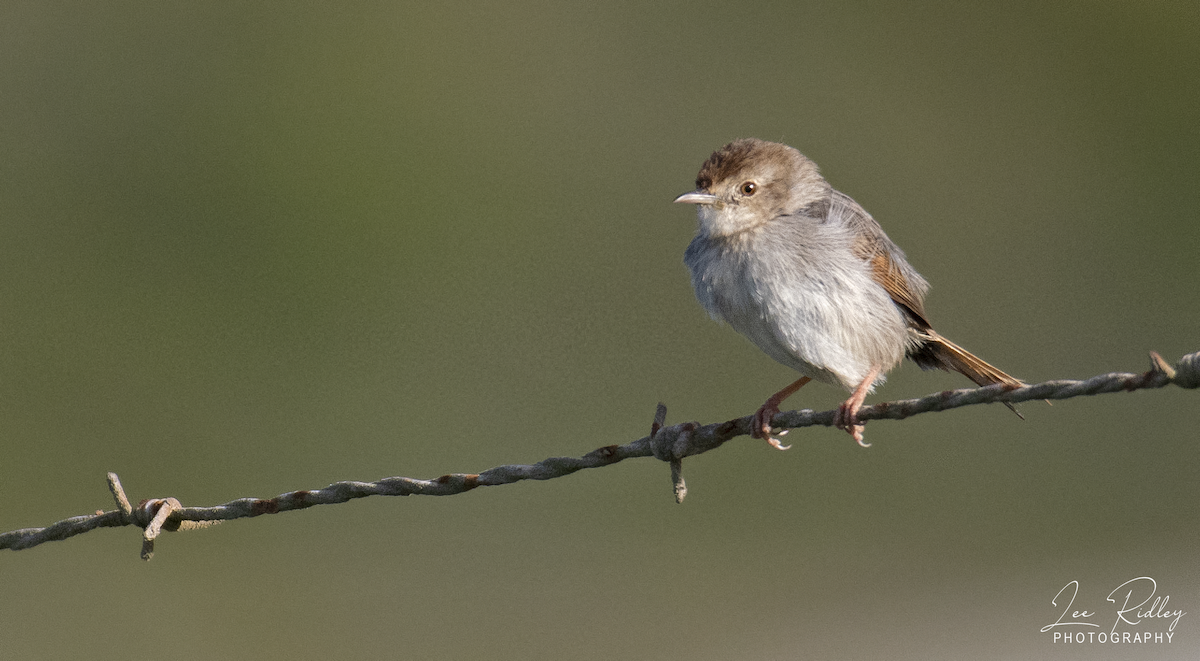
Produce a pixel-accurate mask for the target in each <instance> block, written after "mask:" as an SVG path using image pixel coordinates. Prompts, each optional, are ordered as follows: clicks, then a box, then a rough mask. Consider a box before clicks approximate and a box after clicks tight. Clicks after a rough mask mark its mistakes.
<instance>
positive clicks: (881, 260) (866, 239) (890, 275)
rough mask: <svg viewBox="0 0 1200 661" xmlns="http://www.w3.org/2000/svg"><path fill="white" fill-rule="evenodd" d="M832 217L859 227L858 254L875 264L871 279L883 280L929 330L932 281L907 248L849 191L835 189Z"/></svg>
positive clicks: (902, 305)
mask: <svg viewBox="0 0 1200 661" xmlns="http://www.w3.org/2000/svg"><path fill="white" fill-rule="evenodd" d="M832 201H833V204H832V205H831V208H830V210H829V219H830V220H833V221H834V222H841V223H843V224H845V225H846V226H848V227H851V228H853V229H854V230H855V236H856V237H857V239H856V240H855V244H854V254H855V255H856V256H858V257H859V258H860V259H862V260H863V261H864V262H867V263H868V264H870V266H871V279H872V280H874V281H875V282H877V283H879V286H880V287H883V289H884V291H886V292H887V293H888V296H890V297H891V298H892V300H893V301H895V303H896V305H898V306H900V308H901V309H903V310H904V311H905V313H907V316H908V317H909V319H910V320H911V321H912V323H913V325H914V326H915V327H916V328H918V329H920V330H925V329H928V328H929V327H930V325H929V320H928V319H926V318H925V292H926V291H927V290H928V289H929V283H927V282H925V279H924V278H922V277H921V275H920V274H919V273H917V272H916V270H915V269H913V268H912V267H911V266H909V265H908V262H907V261H905V259H904V252H903V251H902V250H900V248H899V247H898V246H897V245H896V244H894V243H892V241H891V239H889V238H888V237H887V235H886V234H884V233H883V228H881V227H880V226H879V223H877V222H875V219H874V218H872V217H871V215H870V214H868V213H867V212H866V211H865V210H864V209H863V208H862V207H861V206H859V205H858V203H857V202H855V201H854V200H852V199H850V197H849V196H848V195H845V194H843V193H839V192H837V191H834V193H833V200H832Z"/></svg>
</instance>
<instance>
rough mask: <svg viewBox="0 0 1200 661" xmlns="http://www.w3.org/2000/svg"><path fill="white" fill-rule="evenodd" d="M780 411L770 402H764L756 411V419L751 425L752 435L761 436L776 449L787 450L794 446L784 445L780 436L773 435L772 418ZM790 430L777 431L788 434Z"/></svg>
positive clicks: (782, 434) (781, 434)
mask: <svg viewBox="0 0 1200 661" xmlns="http://www.w3.org/2000/svg"><path fill="white" fill-rule="evenodd" d="M776 413H779V409H778V408H777V407H775V406H770V403H769V402H768V403H767V404H763V405H762V406H761V407H759V409H758V410H757V411H755V412H754V419H753V421H752V422H751V426H750V436H751V437H752V438H761V439H763V440H764V441H766V442H767V443H769V444H770V445H771V447H773V448H775V449H776V450H787V449H788V448H790V447H792V446H790V445H784V444H783V443H782V442H780V440H779V439H778V438H775V436H772V435H771V418H773V417H775V414H776ZM787 433H788V430H786V429H784V430H782V431H779V432H776V435H777V436H786V435H787Z"/></svg>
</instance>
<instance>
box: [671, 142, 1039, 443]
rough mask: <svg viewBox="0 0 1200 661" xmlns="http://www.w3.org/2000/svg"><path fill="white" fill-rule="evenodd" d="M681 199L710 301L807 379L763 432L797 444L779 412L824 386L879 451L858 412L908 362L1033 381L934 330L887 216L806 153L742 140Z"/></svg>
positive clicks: (693, 268) (922, 283) (762, 416)
mask: <svg viewBox="0 0 1200 661" xmlns="http://www.w3.org/2000/svg"><path fill="white" fill-rule="evenodd" d="M675 202H677V203H684V204H693V205H696V210H697V219H698V226H697V231H696V236H695V238H693V239H692V241H691V243H690V244H689V245H688V247H687V251H686V253H685V255H684V264H686V265H687V267H688V269H689V271H690V272H691V281H692V286H693V288H694V289H695V291H696V298H697V299H698V300H699V301H700V304H701V305H702V306H703V307H704V309H705V310H707V311H708V313H709V315H711V316H712V317H713V318H714V319H716V320H718V321H723V322H725V323H727V324H729V325H730V326H731V327H733V329H734V330H736V331H738V332H739V333H741V334H742V335H744V336H746V337H747V338H748V339H749V340H750V341H751V342H753V343H754V344H755V345H756V346H758V348H759V349H761V350H762V351H763V352H764V353H766V354H767V355H768V356H770V357H771V358H773V359H774V360H776V361H777V362H779V363H781V364H783V365H785V366H787V367H790V368H792V369H794V370H795V371H797V372H799V373H800V375H801V376H800V378H799V379H797V380H796V381H794V382H792V383H791V384H789V385H787V386H785V387H784V388H782V389H781V390H779V391H778V392H776V393H775V394H773V395H771V396H770V397H769V398H767V401H766V402H764V403H763V405H762V406H761V407H759V409H758V410H757V411H756V412H755V414H754V416H753V419H752V428H751V436H753V437H754V438H760V439H763V440H766V441H768V442H769V443H770V444H771V446H773V447H775V448H778V449H781V450H786V449H788V448H789V447H791V446H790V445H789V446H785V445H783V443H782V442H781V441H780V439H779V438H776V437H775V436H773V435H772V427H771V419H772V418H773V417H774V416H775V414H777V413H779V406H780V404H782V403H783V401H784V400H786V399H787V398H788V397H789V396H791V395H792V394H793V393H795V392H796V391H797V390H799V389H800V388H801V387H802V386H804V385H805V384H807V383H809V382H810V381H819V382H822V383H827V384H830V385H834V386H840V387H842V388H844V389H845V390H847V391H848V392H849V393H850V396H849V398H848V399H846V401H845V402H843V403H842V404H841V405H840V406H839V407H838V409H837V411H836V412H835V416H834V424H835V426H836V427H837V428H838V429H841V430H843V431H845V432H847V433H848V434H850V436H851V437H853V438H854V440H855V441H856V442H857V443H858V444H859V445H861V446H863V447H868V446H869V445H870V444H869V443H866V442H865V441H864V440H863V430H864V428H863V423H862V421H860V420H859V419H858V411H859V409H860V408H861V407H862V405H863V401H864V400H865V399H866V396H867V394H868V393H871V392H873V391H874V389H875V387H876V386H878V385H880V384H882V383H883V382H884V381H885V380H886V374H887V373H888V372H889V371H890V370H891V369H893V368H894V367H896V366H897V365H898V364H899V363H900V362H901V361H902V359H904V358H906V357H907V358H908V359H909V360H912V361H913V362H915V363H916V364H917V365H918V366H920V367H921V368H922V369H927V370H928V369H940V370H945V371H954V372H959V373H960V374H963V375H965V376H966V377H967V378H968V379H970V380H971V381H973V382H975V383H976V384H977V385H979V386H986V385H991V384H995V383H1002V384H1005V385H1006V386H1010V387H1012V388H1017V387H1020V386H1022V385H1024V383H1023V382H1022V381H1020V380H1019V379H1017V378H1015V377H1012V376H1010V375H1008V374H1006V373H1005V372H1003V371H1002V370H1000V369H999V368H997V367H994V366H992V365H991V364H989V363H987V362H986V361H984V360H983V359H981V358H979V357H978V356H975V355H974V354H972V353H971V352H969V351H967V350H966V349H964V348H962V347H960V346H959V345H957V344H955V343H953V342H951V341H950V340H948V339H946V338H945V337H942V336H941V335H940V334H938V333H937V331H935V330H934V329H933V327H932V325H931V324H930V323H929V318H928V316H927V315H926V313H925V294H926V292H928V290H929V283H928V282H926V280H925V278H923V277H921V274H919V273H917V271H916V269H914V268H913V267H912V266H911V265H910V264H909V263H908V259H907V258H906V257H905V254H904V251H903V250H901V249H900V248H899V247H898V246H897V245H896V244H895V243H893V242H892V240H891V239H889V238H888V236H887V234H885V233H884V231H883V228H882V227H880V225H879V223H878V222H876V221H875V219H874V218H872V217H871V215H870V214H868V213H867V212H866V210H864V209H863V208H862V207H861V206H859V204H858V203H857V202H855V201H854V200H853V199H851V198H850V196H848V195H846V194H845V193H841V192H839V191H837V190H834V188H833V187H832V186H830V184H829V183H828V182H827V181H826V180H825V178H824V177H823V176H822V175H821V174H820V172H819V170H818V168H817V165H816V164H815V163H813V162H812V161H811V160H809V159H808V158H807V157H805V156H804V155H803V154H801V153H800V152H799V151H798V150H796V149H795V148H793V147H790V146H788V145H784V144H780V143H776V142H768V141H765V140H759V139H757V138H742V139H739V140H734V141H733V142H730V143H729V144H727V145H725V146H724V147H721V148H720V149H718V150H717V151H715V152H713V154H712V155H711V156H710V157H709V158H708V160H706V161H705V162H704V164H703V165H702V166H701V168H700V172H699V174H698V175H697V176H696V188H695V190H693V191H690V192H687V193H684V194H682V195H680V196H678V197H676V198H675ZM1008 406H1009V408H1010V409H1012V410H1013V412H1014V413H1017V415H1018V416H1021V414H1020V413H1019V412H1017V410H1016V409H1015V408H1014V407H1012V405H1011V404H1009V405H1008ZM1021 417H1022V418H1023V416H1021ZM786 433H787V432H786V430H785V431H780V432H779V435H780V436H782V435H783V434H786Z"/></svg>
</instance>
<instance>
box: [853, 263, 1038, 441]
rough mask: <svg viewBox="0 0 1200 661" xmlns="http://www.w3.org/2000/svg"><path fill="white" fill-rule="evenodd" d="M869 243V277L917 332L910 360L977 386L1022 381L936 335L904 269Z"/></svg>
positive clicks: (910, 351)
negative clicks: (874, 249) (956, 374)
mask: <svg viewBox="0 0 1200 661" xmlns="http://www.w3.org/2000/svg"><path fill="white" fill-rule="evenodd" d="M870 247H877V248H878V249H877V250H876V251H875V252H874V253H873V254H871V255H870V257H869V261H870V264H871V279H873V280H874V281H875V282H878V283H879V285H880V286H881V287H883V288H884V290H885V291H887V293H888V295H889V296H891V297H892V300H893V301H895V303H896V305H898V306H900V309H901V310H903V311H904V312H905V316H906V317H907V318H908V322H909V326H910V328H912V331H913V334H914V335H915V336H916V340H917V341H916V343H915V344H914V346H912V347H911V348H910V349H909V350H908V357H909V358H910V359H912V361H913V362H915V363H916V364H917V365H920V366H921V368H922V369H942V370H945V371H947V372H950V371H953V372H958V373H960V374H962V375H963V376H965V377H967V378H968V379H970V380H972V381H974V382H975V384H976V385H980V386H990V385H992V384H993V383H1003V384H1005V385H1008V386H1012V387H1014V388H1016V387H1020V386H1023V385H1025V384H1024V383H1023V382H1022V381H1021V380H1020V379H1017V378H1015V377H1013V376H1010V375H1009V374H1006V373H1005V372H1004V371H1003V370H1001V369H999V368H997V367H995V366H994V365H992V364H990V363H988V362H987V361H985V360H983V359H982V358H980V357H978V356H976V355H975V354H973V353H971V352H970V351H967V350H966V349H964V348H962V347H960V346H958V345H957V344H955V343H953V342H951V341H950V340H947V339H946V338H944V337H942V336H941V335H939V334H938V333H937V331H935V330H933V328H932V327H931V326H930V324H929V320H928V319H926V318H925V310H924V305H923V301H922V299H921V296H920V294H918V293H917V292H915V291H914V290H913V288H912V287H911V286H909V283H908V279H907V278H906V277H905V276H904V272H903V271H901V270H900V269H899V268H898V266H897V265H896V264H895V262H894V261H893V260H892V258H891V255H890V254H889V253H888V251H887V249H886V247H885V246H883V245H880V244H879V243H877V242H871V243H870V244H866V245H862V248H863V249H864V250H865V249H869V248H870ZM1005 406H1007V407H1008V408H1009V409H1011V410H1012V412H1013V413H1016V414H1017V416H1018V417H1020V418H1021V419H1022V420H1023V419H1024V418H1025V416H1022V415H1021V413H1020V412H1019V411H1017V409H1016V407H1014V406H1013V405H1012V404H1009V403H1007V402H1005Z"/></svg>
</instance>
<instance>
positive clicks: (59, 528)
mask: <svg viewBox="0 0 1200 661" xmlns="http://www.w3.org/2000/svg"><path fill="white" fill-rule="evenodd" d="M1170 383H1174V384H1175V385H1177V386H1179V387H1181V388H1197V387H1200V353H1192V354H1188V355H1186V356H1184V357H1183V358H1182V359H1180V361H1179V362H1178V363H1177V364H1176V365H1175V366H1174V367H1172V366H1171V365H1169V364H1167V362H1166V361H1164V360H1163V359H1162V357H1161V356H1159V355H1158V354H1157V353H1155V352H1150V370H1149V371H1147V372H1144V373H1142V374H1128V373H1120V372H1113V373H1110V374H1101V375H1099V376H1095V377H1092V378H1090V379H1087V380H1086V381H1069V380H1058V381H1046V382H1044V383H1038V384H1034V385H1025V386H1021V387H1018V388H1013V387H1010V386H1005V385H1003V384H996V385H992V386H986V387H983V388H963V389H959V390H945V391H942V392H939V393H934V394H932V395H927V396H925V397H921V398H919V399H905V400H898V401H893V402H883V403H880V404H875V405H873V406H866V407H863V408H862V409H861V410H859V412H858V418H859V420H861V421H863V422H866V421H868V420H884V419H889V420H903V419H904V418H907V417H910V416H913V415H917V414H920V413H928V412H931V411H946V410H949V409H955V408H959V407H961V406H971V405H974V404H989V403H994V402H1007V403H1012V404H1015V403H1018V402H1024V401H1029V400H1035V399H1045V400H1051V399H1069V398H1071V397H1080V396H1083V395H1099V394H1103V393H1112V392H1127V391H1133V390H1140V389H1145V388H1162V387H1163V386H1166V385H1167V384H1170ZM835 413H836V411H834V410H829V411H821V412H814V411H812V410H808V409H805V410H802V411H786V412H783V413H779V414H777V415H775V417H774V418H772V420H771V424H772V426H774V427H777V428H781V429H785V430H787V429H798V428H800V427H812V426H817V425H825V426H832V425H833V421H834V415H835ZM666 415H667V407H666V406H665V405H663V404H659V405H658V410H657V411H656V412H655V416H654V422H653V423H652V424H651V426H650V435H649V436H644V437H642V438H639V439H638V440H636V441H633V442H631V443H627V444H625V445H609V446H605V447H602V448H598V449H596V450H593V451H591V452H589V453H587V454H585V455H583V456H582V457H550V458H549V459H544V460H542V461H539V462H538V463H536V464H512V465H506V466H497V467H495V468H490V469H488V470H486V471H483V472H482V473H454V474H449V475H443V476H441V477H439V478H435V479H432V480H419V479H413V478H409V477H385V478H383V479H382V480H378V481H376V482H356V481H345V482H335V483H333V484H330V485H329V486H327V487H325V488H323V489H313V490H300V491H289V492H287V493H284V494H280V495H278V496H276V497H274V498H267V499H261V498H239V499H238V500H234V501H230V502H228V503H225V504H223V505H216V506H214V507H184V506H183V505H182V504H180V502H179V501H178V500H176V499H175V498H152V499H149V500H145V501H142V502H141V503H139V505H138V506H137V507H136V508H135V507H133V506H132V505H130V503H129V499H128V498H127V497H126V496H125V491H124V489H123V488H122V486H121V481H120V479H118V478H117V475H116V474H115V473H108V486H109V490H110V491H111V492H112V495H113V498H114V499H115V500H116V503H117V509H116V510H112V511H108V512H103V511H97V512H96V513H95V514H89V515H84V516H75V517H71V518H69V519H63V520H62V521H59V522H57V523H53V524H51V525H49V526H46V527H44V528H23V529H21V530H13V531H11V532H6V533H2V534H0V549H6V548H7V549H12V550H14V551H19V550H22V549H27V548H31V547H34V546H37V545H38V544H42V543H44V542H51V541H58V540H63V539H67V538H69V537H74V536H75V535H80V534H83V533H85V532H88V531H89V530H95V529H96V528H116V527H122V526H131V525H132V526H138V527H139V528H142V531H143V532H142V558H143V559H144V560H149V559H150V557H151V556H152V555H153V554H154V540H155V539H156V538H157V537H158V535H159V534H160V533H161V532H162V531H164V530H165V531H176V530H189V529H195V528H202V527H206V526H209V525H214V524H216V523H219V522H221V521H228V520H230V519H241V518H245V517H253V516H259V515H262V514H278V513H280V512H289V511H292V510H299V509H305V508H308V507H313V506H314V505H333V504H336V503H344V502H347V501H350V500H353V499H355V498H365V497H367V496H414V495H419V496H453V495H455V494H460V493H464V492H467V491H470V490H472V489H475V488H477V487H490V486H499V485H502V484H512V483H514V482H520V481H522V480H550V479H554V478H558V477H564V476H567V475H570V474H572V473H574V472H576V471H581V470H583V469H585V468H600V467H603V466H611V465H613V464H615V463H617V462H620V461H624V460H625V459H632V458H635V457H655V458H657V459H660V460H662V461H666V462H668V463H670V465H671V480H672V482H673V485H674V492H675V499H676V501H678V502H683V498H684V496H685V495H687V486H686V484H685V483H684V481H683V462H682V460H683V459H684V458H685V457H690V456H693V455H697V454H701V453H704V452H708V451H710V450H715V449H716V448H718V447H720V446H721V445H723V444H724V443H725V442H726V441H728V440H730V439H733V438H736V437H738V436H748V435H749V434H750V430H751V424H752V416H745V417H742V418H737V419H734V420H728V421H726V422H721V423H714V424H709V425H703V426H702V425H700V424H699V423H696V422H685V423H680V424H675V425H670V426H666V425H665V421H666Z"/></svg>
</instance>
